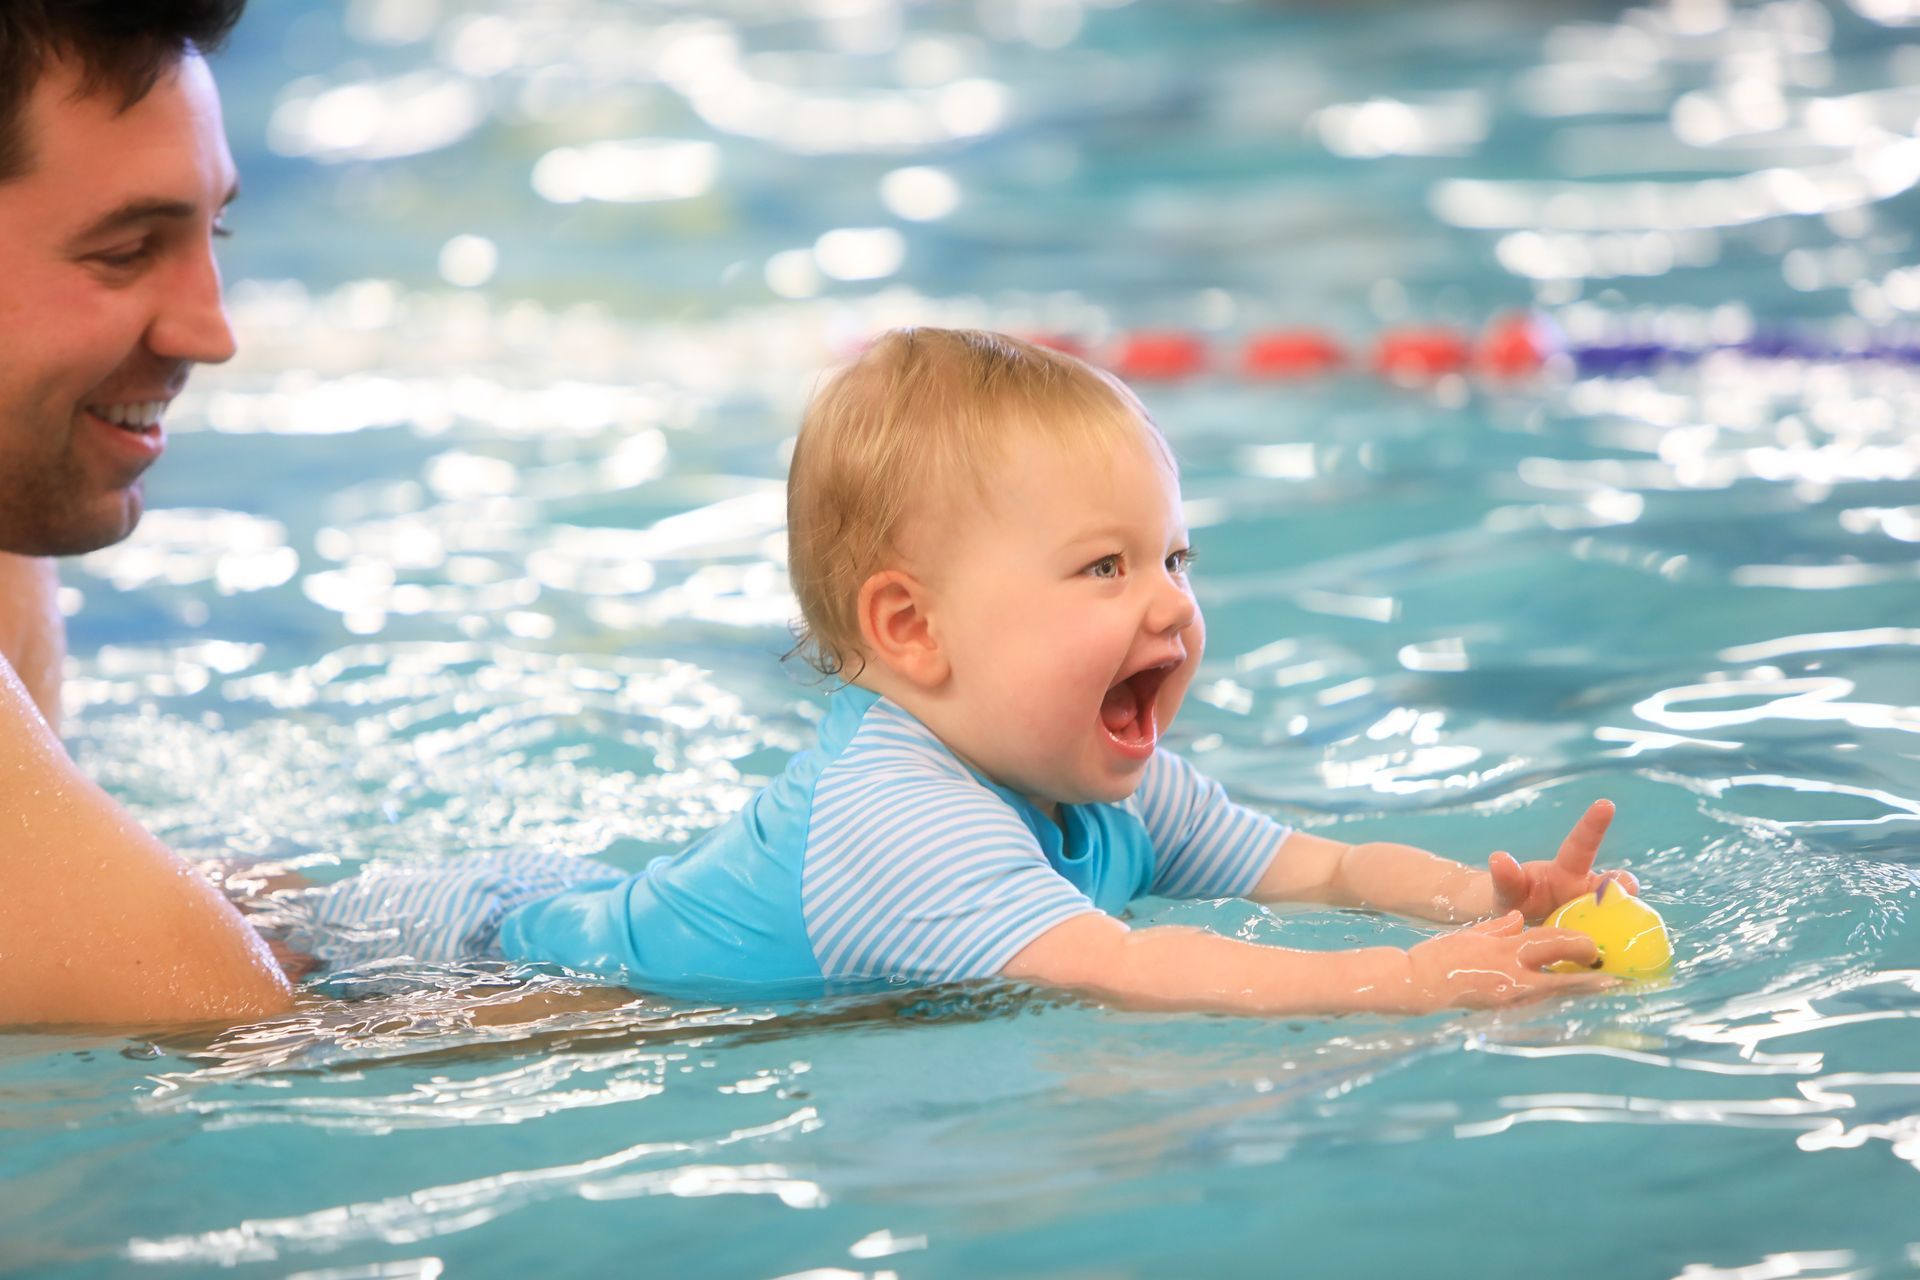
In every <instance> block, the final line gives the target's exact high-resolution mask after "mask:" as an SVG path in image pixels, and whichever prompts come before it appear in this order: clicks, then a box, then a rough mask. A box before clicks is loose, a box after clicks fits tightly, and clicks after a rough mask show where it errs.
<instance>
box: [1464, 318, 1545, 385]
mask: <svg viewBox="0 0 1920 1280" xmlns="http://www.w3.org/2000/svg"><path fill="white" fill-rule="evenodd" d="M1549 354H1551V345H1550V344H1549V343H1548V342H1547V341H1546V334H1544V333H1543V332H1542V331H1541V325H1540V322H1539V321H1538V319H1536V318H1535V317H1533V316H1530V315H1527V314H1526V313H1525V312H1516V313H1514V314H1512V315H1505V316H1501V317H1500V318H1498V319H1497V320H1495V321H1494V322H1493V323H1492V324H1490V325H1488V326H1487V331H1486V332H1485V333H1483V334H1482V335H1480V348H1479V350H1478V351H1476V352H1475V353H1474V362H1475V363H1476V364H1477V365H1478V366H1479V367H1480V368H1481V369H1482V370H1484V371H1485V372H1487V373H1490V374H1492V375H1493V376H1494V377H1496V378H1524V377H1526V376H1527V375H1528V374H1531V373H1537V372H1539V370H1540V367H1541V366H1542V365H1544V364H1546V362H1547V356H1548V355H1549Z"/></svg>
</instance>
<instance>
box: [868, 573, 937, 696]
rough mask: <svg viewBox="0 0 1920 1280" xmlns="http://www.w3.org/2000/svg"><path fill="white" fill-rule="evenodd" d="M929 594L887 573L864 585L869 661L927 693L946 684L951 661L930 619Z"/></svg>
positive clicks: (916, 584) (914, 581) (910, 581)
mask: <svg viewBox="0 0 1920 1280" xmlns="http://www.w3.org/2000/svg"><path fill="white" fill-rule="evenodd" d="M927 601H928V592H927V588H926V586H925V585H924V584H922V583H921V582H919V581H918V580H917V579H915V578H914V577H913V576H912V575H911V574H908V573H903V572H901V571H900V570H898V569H886V570H883V571H882V572H880V573H876V574H874V575H873V576H872V577H870V578H868V579H867V580H866V581H865V582H863V583H861V584H860V604H859V609H860V641H861V643H862V644H863V645H864V646H865V647H866V650H867V656H868V657H869V658H870V659H871V660H872V661H874V662H878V663H879V664H880V665H881V666H882V667H885V668H886V669H887V670H888V671H891V672H892V673H893V674H894V675H896V676H898V677H900V678H901V679H903V680H905V681H907V682H908V683H910V684H913V685H916V686H918V687H919V688H922V689H931V688H933V687H934V686H935V685H938V684H940V683H942V682H943V681H945V680H946V678H947V671H948V666H947V656H946V654H945V653H944V652H942V651H941V648H940V641H939V639H938V638H937V637H935V635H934V634H933V628H932V627H931V626H930V625H928V618H927V609H926V606H927Z"/></svg>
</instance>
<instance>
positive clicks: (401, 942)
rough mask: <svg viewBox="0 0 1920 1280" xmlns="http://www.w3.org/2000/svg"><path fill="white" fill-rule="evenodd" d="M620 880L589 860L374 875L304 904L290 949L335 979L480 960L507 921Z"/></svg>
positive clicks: (484, 861)
mask: <svg viewBox="0 0 1920 1280" xmlns="http://www.w3.org/2000/svg"><path fill="white" fill-rule="evenodd" d="M620 874H621V872H620V871H619V870H618V868H615V867H611V866H608V865H607V864H606V863H603V862H596V861H594V860H592V859H590V858H573V857H567V856H565V855H562V854H554V853H539V852H532V851H526V852H512V853H498V854H472V855H469V856H466V857H461V858H453V859H448V860H446V861H433V862H428V863H424V864H420V865H412V866H409V865H404V864H402V865H398V866H395V865H385V866H375V867H370V868H367V869H365V870H363V871H361V872H360V873H359V874H358V875H356V876H353V877H351V878H349V879H346V880H342V881H340V882H339V883H337V884H333V885H329V886H327V887H326V888H323V889H318V890H312V891H310V892H308V893H307V894H305V895H302V900H300V901H297V902H296V903H295V904H294V905H293V907H292V909H291V911H290V915H291V919H290V921H289V924H290V926H291V929H290V936H289V941H290V942H291V943H292V944H293V945H294V947H295V948H296V949H297V950H300V951H304V952H306V953H307V954H309V955H311V956H313V957H314V958H316V959H318V960H320V961H322V962H324V963H325V964H326V965H328V966H329V967H330V968H333V969H353V968H359V967H361V966H363V965H368V964H373V963H375V962H378V961H383V960H399V959H407V960H412V961H416V962H418V963H422V964H452V963H456V962H458V961H462V960H476V959H480V958H482V957H484V956H486V955H488V954H489V953H490V952H491V950H492V947H493V942H494V938H495V936H496V935H497V934H498V932H499V928H500V920H501V918H502V917H503V916H505V915H506V913H507V912H509V911H512V910H513V909H514V908H516V907H519V906H523V905H525V904H526V903H528V902H532V901H534V900H536V899H539V898H544V897H548V896H550V895H552V894H555V893H559V892H561V891H563V890H565V889H569V888H572V887H573V886H575V885H578V884H582V883H586V882H590V881H596V880H604V879H607V878H609V877H613V876H618V875H620Z"/></svg>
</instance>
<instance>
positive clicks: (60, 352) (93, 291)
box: [0, 0, 244, 555]
mask: <svg viewBox="0 0 1920 1280" xmlns="http://www.w3.org/2000/svg"><path fill="white" fill-rule="evenodd" d="M243 5H244V0H138V3H128V2H127V0H0V551H13V552H19V553H23V554H28V555H68V554H75V553H78V552H83V551H90V550H92V549H94V548H96V547H101V546H105V545H106V544H108V543H111V542H114V541H117V540H119V539H120V538H123V537H125V536H126V535H127V534H128V533H130V532H131V531H132V530H133V527H134V525H135V524H136V523H137V522H138V521H139V519H140V512H141V507H142V497H141V492H140V477H141V475H142V473H143V472H144V471H145V470H146V469H147V467H149V466H151V465H152V463H153V462H154V461H155V459H157V458H158V457H159V455H160V452H161V451H162V450H163V449H164V448H165V442H166V437H165V431H164V429H163V428H162V427H161V425H160V418H161V415H162V414H163V412H164V410H165V407H166V405H167V403H168V402H169V401H171V400H172V399H173V398H174V397H175V396H176V395H178V394H179V393H180V390H181V388H182V387H183V386H184V385H185V383H186V379H187V375H188V373H189V371H190V370H191V368H192V366H193V365H194V364H196V363H206V362H217V361H221V360H225V359H227V358H228V357H229V356H231V355H232V354H233V335H232V332H231V331H230V330H229V329H228V327H227V320H226V314H225V311H224V309H223V308H222V304H221V301H220V277H219V271H218V268H217V267H216V265H215V263H214V258H213V244H212V242H213V238H214V237H215V236H217V235H219V234H220V233H221V231H222V228H221V225H220V218H221V213H222V210H223V209H224V208H225V206H226V204H227V202H228V201H229V200H230V199H231V198H232V196H233V192H234V181H235V179H234V168H233V159H232V157H231V155H229V154H228V151H227V146H226V140H225V136H224V131H223V128H222V125H221V119H220V102H219V97H218V94H217V93H216V91H215V89H214V86H213V80H212V77H211V76H210V75H209V73H208V71H207V67H206V64H205V62H204V61H203V60H202V58H201V53H202V52H203V51H204V50H207V49H210V48H213V47H215V46H217V45H218V44H219V43H220V41H221V40H222V39H223V38H224V37H225V36H226V34H227V32H228V30H229V29H231V27H232V26H233V23H234V22H235V21H236V20H237V19H238V17H239V15H240V11H241V8H242V7H243Z"/></svg>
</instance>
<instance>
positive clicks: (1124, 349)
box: [1107, 330, 1207, 382]
mask: <svg viewBox="0 0 1920 1280" xmlns="http://www.w3.org/2000/svg"><path fill="white" fill-rule="evenodd" d="M1107 367H1108V368H1110V369H1112V370H1113V371H1114V372H1115V373H1117V374H1119V375H1120V376H1121V377H1122V378H1126V379H1128V380H1129V381H1131V380H1133V379H1136V378H1137V379H1139V380H1140V381H1142V382H1165V381H1172V380H1173V379H1176V378H1191V377H1192V376H1194V375H1195V374H1197V373H1204V372H1206V368H1207V345H1206V343H1204V342H1202V341H1201V340H1200V339H1199V338H1196V337H1194V336H1193V335H1192V334H1190V333H1179V332H1176V331H1173V330H1149V331H1146V332H1142V333H1133V334H1128V335H1127V336H1126V337H1124V338H1122V339H1121V340H1120V345H1119V346H1118V347H1117V348H1115V350H1114V352H1113V358H1112V359H1111V360H1109V361H1108V362H1107Z"/></svg>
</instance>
